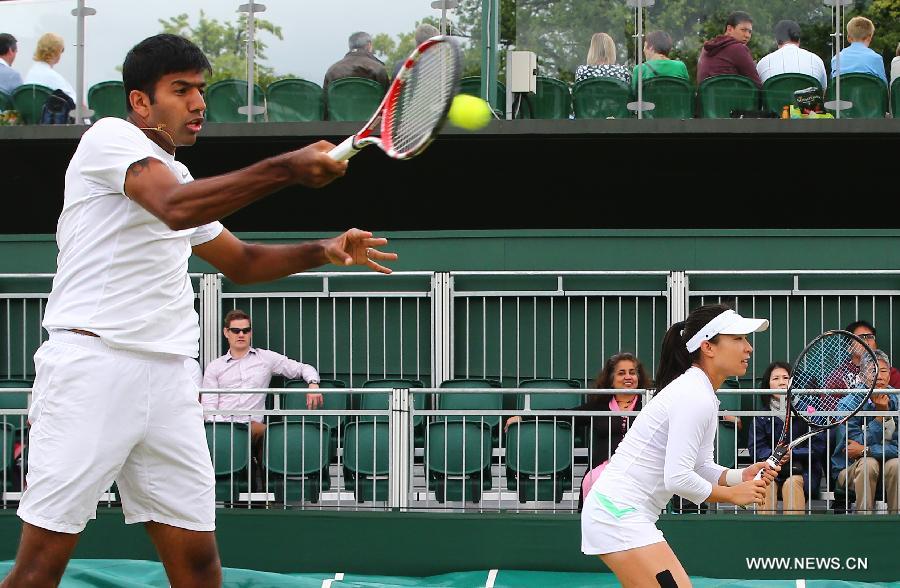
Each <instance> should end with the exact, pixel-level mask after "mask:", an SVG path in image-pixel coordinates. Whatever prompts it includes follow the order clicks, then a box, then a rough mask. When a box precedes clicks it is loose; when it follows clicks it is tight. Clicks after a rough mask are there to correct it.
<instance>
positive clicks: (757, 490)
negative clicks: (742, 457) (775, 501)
mask: <svg viewBox="0 0 900 588" xmlns="http://www.w3.org/2000/svg"><path fill="white" fill-rule="evenodd" d="M754 475H755V474H754ZM767 485H768V483H767V482H766V481H765V480H748V481H746V482H741V483H740V484H738V485H737V486H731V487H729V488H728V497H727V500H728V502H730V503H732V504H737V505H742V506H744V505H748V504H762V503H763V500H765V498H766V486H767Z"/></svg>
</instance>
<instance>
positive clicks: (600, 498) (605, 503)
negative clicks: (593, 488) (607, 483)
mask: <svg viewBox="0 0 900 588" xmlns="http://www.w3.org/2000/svg"><path fill="white" fill-rule="evenodd" d="M594 494H595V495H596V496H597V502H599V503H600V507H601V508H602V509H603V510H605V511H606V512H608V513H609V514H611V515H612V516H614V517H616V518H617V519H621V518H622V517H624V516H625V515H627V514H628V513H631V512H636V511H637V509H636V508H633V507H631V506H628V507H625V508H619V507H618V506H616V505H615V504H614V503H613V501H612V500H610V499H609V497H607V496H606V495H604V494H600V493H599V492H595V493H594Z"/></svg>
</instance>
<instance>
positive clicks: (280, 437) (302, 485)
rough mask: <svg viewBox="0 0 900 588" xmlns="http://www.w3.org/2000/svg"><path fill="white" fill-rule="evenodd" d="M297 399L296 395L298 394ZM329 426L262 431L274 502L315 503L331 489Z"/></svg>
mask: <svg viewBox="0 0 900 588" xmlns="http://www.w3.org/2000/svg"><path fill="white" fill-rule="evenodd" d="M298 396H299V395H298ZM330 439H331V431H330V427H329V426H328V425H326V424H320V423H318V422H310V421H306V422H296V421H287V422H282V423H271V424H270V425H269V426H268V428H267V429H266V453H265V457H264V461H265V466H266V469H268V470H269V489H270V490H271V489H274V491H275V500H276V501H277V502H282V503H285V502H297V501H302V502H312V503H317V502H319V493H320V492H321V491H322V490H328V489H330V488H331V477H330V475H329V472H328V464H329V445H330Z"/></svg>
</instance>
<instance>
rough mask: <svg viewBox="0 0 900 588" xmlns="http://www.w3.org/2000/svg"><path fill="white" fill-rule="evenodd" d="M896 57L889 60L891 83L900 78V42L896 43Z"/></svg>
mask: <svg viewBox="0 0 900 588" xmlns="http://www.w3.org/2000/svg"><path fill="white" fill-rule="evenodd" d="M895 53H896V55H897V56H896V57H894V58H893V59H892V60H891V83H892V84H893V83H894V80H896V79H897V78H900V43H897V51H895Z"/></svg>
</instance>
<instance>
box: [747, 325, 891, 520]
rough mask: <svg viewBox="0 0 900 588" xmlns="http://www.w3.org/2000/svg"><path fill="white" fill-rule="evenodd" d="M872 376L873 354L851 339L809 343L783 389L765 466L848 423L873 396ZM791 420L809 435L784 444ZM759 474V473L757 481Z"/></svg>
mask: <svg viewBox="0 0 900 588" xmlns="http://www.w3.org/2000/svg"><path fill="white" fill-rule="evenodd" d="M854 355H858V356H859V358H860V359H859V366H858V367H857V365H856V364H854V363H853V361H852V358H853V356H854ZM877 375H878V361H877V360H876V358H875V354H874V353H873V352H872V349H871V348H870V347H869V346H868V345H867V344H866V342H865V341H863V340H862V339H860V338H859V337H857V336H856V335H854V334H853V333H848V332H847V331H840V330H834V331H826V332H824V333H822V334H821V335H819V336H818V337H816V338H815V339H813V340H812V341H810V342H809V344H807V346H806V347H805V348H804V349H803V351H801V352H800V355H799V356H798V357H797V361H796V362H795V363H794V368H793V373H792V374H791V380H790V383H789V384H788V388H787V398H786V402H785V405H786V414H785V416H784V430H783V431H782V432H781V438H780V439H779V440H778V443H777V444H776V445H775V448H774V450H773V451H772V455H771V456H770V457H769V459H767V460H766V463H767V464H768V465H769V466H770V467H775V466H777V465H778V464H780V463H781V461H782V460H783V459H784V457H785V455H787V454H788V453H790V451H791V450H792V449H793V448H794V447H796V446H797V445H799V444H801V443H803V442H804V441H806V440H807V439H809V438H810V437H812V436H813V435H816V434H818V433H821V432H822V431H826V430H828V429H830V428H832V427H836V426H838V425H841V424H843V423H845V422H847V420H848V419H849V418H850V417H852V416H853V415H855V414H856V413H857V412H859V410H860V409H861V408H862V407H863V405H865V403H866V401H867V400H868V399H869V397H870V396H871V395H872V389H873V388H874V387H875V379H876V376H877ZM792 418H798V419H800V420H801V421H803V422H804V423H806V424H807V425H808V427H809V432H807V433H805V434H803V435H800V436H799V437H797V438H796V439H793V440H791V441H789V437H790V435H791V419H792ZM762 474H763V470H760V471H759V472H758V473H757V474H756V479H757V480H759V479H760V478H762ZM744 508H746V507H744Z"/></svg>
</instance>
